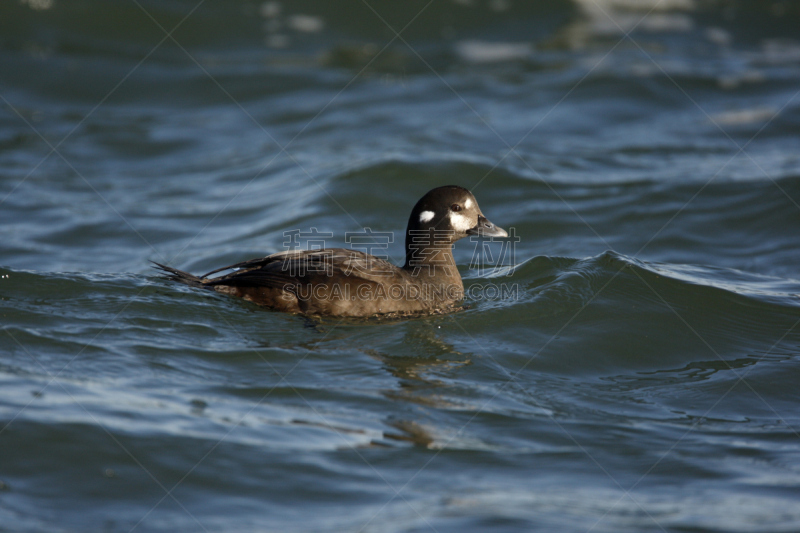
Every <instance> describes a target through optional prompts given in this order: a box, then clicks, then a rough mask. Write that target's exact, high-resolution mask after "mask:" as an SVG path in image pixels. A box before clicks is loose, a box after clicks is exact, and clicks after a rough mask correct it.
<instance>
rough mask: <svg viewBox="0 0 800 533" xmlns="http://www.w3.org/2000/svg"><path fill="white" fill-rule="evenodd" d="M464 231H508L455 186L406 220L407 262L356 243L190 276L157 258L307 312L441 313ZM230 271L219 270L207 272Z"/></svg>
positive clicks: (457, 278)
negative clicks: (362, 248)
mask: <svg viewBox="0 0 800 533" xmlns="http://www.w3.org/2000/svg"><path fill="white" fill-rule="evenodd" d="M468 235H480V236H484V237H507V236H508V234H507V233H506V231H505V230H503V229H502V228H499V227H497V226H495V225H494V224H493V223H491V222H489V220H488V219H487V218H486V217H485V216H483V213H481V210H480V208H479V207H478V202H477V200H475V197H474V196H473V195H472V193H471V192H470V191H469V190H467V189H465V188H463V187H459V186H457V185H448V186H445V187H437V188H435V189H433V190H431V191H429V192H428V193H427V194H425V196H423V197H422V198H421V199H420V200H419V201H418V202H417V204H416V205H415V206H414V209H412V210H411V216H410V217H409V219H408V226H407V228H406V241H405V248H406V257H405V264H404V265H403V266H402V267H398V266H396V265H394V264H392V263H390V262H388V261H386V260H384V259H381V258H379V257H376V256H374V255H370V254H367V253H364V252H361V251H358V250H351V249H345V248H327V249H321V250H289V251H283V252H278V253H275V254H272V255H268V256H266V257H261V258H256V259H251V260H249V261H244V262H242V263H237V264H235V265H230V266H226V267H222V268H218V269H216V270H212V271H211V272H209V273H207V274H204V275H203V276H195V275H193V274H189V273H188V272H183V271H181V270H177V269H175V268H172V267H169V266H166V265H162V264H159V263H155V262H154V264H155V265H156V267H157V268H159V269H161V270H162V271H164V272H166V273H167V274H168V276H167V277H168V278H169V279H171V280H173V281H179V282H182V283H186V284H188V285H191V286H195V287H203V288H205V289H211V290H214V291H217V292H221V293H224V294H229V295H232V296H237V297H240V298H244V299H245V300H249V301H251V302H254V303H256V304H259V305H263V306H266V307H270V308H272V309H275V310H278V311H284V312H288V313H297V314H302V315H307V316H337V317H368V316H375V315H390V316H391V315H400V316H404V315H412V314H434V313H443V312H448V311H451V310H454V309H456V308H457V304H458V302H459V301H460V300H461V299H463V297H464V285H463V284H462V282H461V275H460V274H459V272H458V269H457V268H456V264H455V260H454V259H453V253H452V248H453V243H455V242H456V241H457V240H459V239H462V238H464V237H466V236H468ZM225 270H233V272H231V273H229V274H225V275H221V276H218V277H210V276H212V275H213V274H217V273H220V272H223V271H225Z"/></svg>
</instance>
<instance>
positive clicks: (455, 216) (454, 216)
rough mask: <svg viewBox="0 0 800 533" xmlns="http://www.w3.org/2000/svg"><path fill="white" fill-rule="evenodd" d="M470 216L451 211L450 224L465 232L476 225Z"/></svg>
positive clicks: (460, 231) (455, 228)
mask: <svg viewBox="0 0 800 533" xmlns="http://www.w3.org/2000/svg"><path fill="white" fill-rule="evenodd" d="M474 225H475V224H473V223H472V222H471V221H470V220H469V218H467V217H465V216H464V215H462V214H460V213H454V212H450V226H451V227H452V228H453V229H454V230H456V231H458V232H459V233H464V232H465V231H467V230H468V229H471V228H472V226H474Z"/></svg>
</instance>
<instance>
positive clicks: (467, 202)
mask: <svg viewBox="0 0 800 533" xmlns="http://www.w3.org/2000/svg"><path fill="white" fill-rule="evenodd" d="M464 207H466V208H467V209H469V208H470V207H472V200H470V199H469V198H467V201H466V202H464Z"/></svg>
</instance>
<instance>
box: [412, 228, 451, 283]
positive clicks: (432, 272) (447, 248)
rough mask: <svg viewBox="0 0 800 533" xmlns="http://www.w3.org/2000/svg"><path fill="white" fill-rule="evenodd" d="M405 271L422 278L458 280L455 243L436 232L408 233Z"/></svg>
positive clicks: (418, 231)
mask: <svg viewBox="0 0 800 533" xmlns="http://www.w3.org/2000/svg"><path fill="white" fill-rule="evenodd" d="M403 269H404V270H406V271H408V272H409V273H411V274H412V275H414V276H419V277H422V278H434V277H435V278H437V279H447V278H451V279H453V278H458V280H459V281H460V280H461V275H460V274H459V273H458V268H457V267H456V261H455V259H454V258H453V242H452V240H451V239H450V237H449V235H448V236H447V237H446V238H445V237H442V236H439V235H437V234H436V232H435V230H430V231H424V230H423V231H420V230H409V231H407V232H406V262H405V265H403Z"/></svg>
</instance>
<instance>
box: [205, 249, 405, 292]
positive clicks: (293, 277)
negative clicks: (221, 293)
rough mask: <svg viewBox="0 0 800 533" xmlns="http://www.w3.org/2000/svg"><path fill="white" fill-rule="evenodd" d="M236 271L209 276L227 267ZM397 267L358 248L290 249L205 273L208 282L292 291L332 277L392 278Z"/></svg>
mask: <svg viewBox="0 0 800 533" xmlns="http://www.w3.org/2000/svg"><path fill="white" fill-rule="evenodd" d="M230 269H234V270H235V272H232V273H230V274H227V275H224V276H219V277H216V278H210V279H209V276H211V275H213V274H216V273H218V272H223V271H225V270H230ZM398 270H399V269H398V268H397V267H396V266H395V265H393V264H392V263H389V262H388V261H385V260H383V259H381V258H378V257H375V256H373V255H369V254H366V253H364V252H361V251H358V250H348V249H345V248H327V249H323V250H291V251H286V252H278V253H276V254H272V255H268V256H266V257H262V258H257V259H251V260H249V261H243V262H241V263H236V264H234V265H230V266H227V267H222V268H218V269H216V270H212V271H211V272H209V273H207V274H205V275H204V276H203V277H202V278H203V284H204V285H207V286H219V285H229V286H238V287H244V286H251V287H272V288H277V289H283V290H289V291H291V290H292V289H293V288H295V287H296V286H297V285H300V284H317V283H331V280H332V279H335V280H337V281H341V282H344V283H349V284H353V283H355V284H359V283H365V282H366V283H370V282H372V283H383V282H386V281H390V282H391V281H393V280H394V279H396V278H397V277H398V276H399V274H398Z"/></svg>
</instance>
